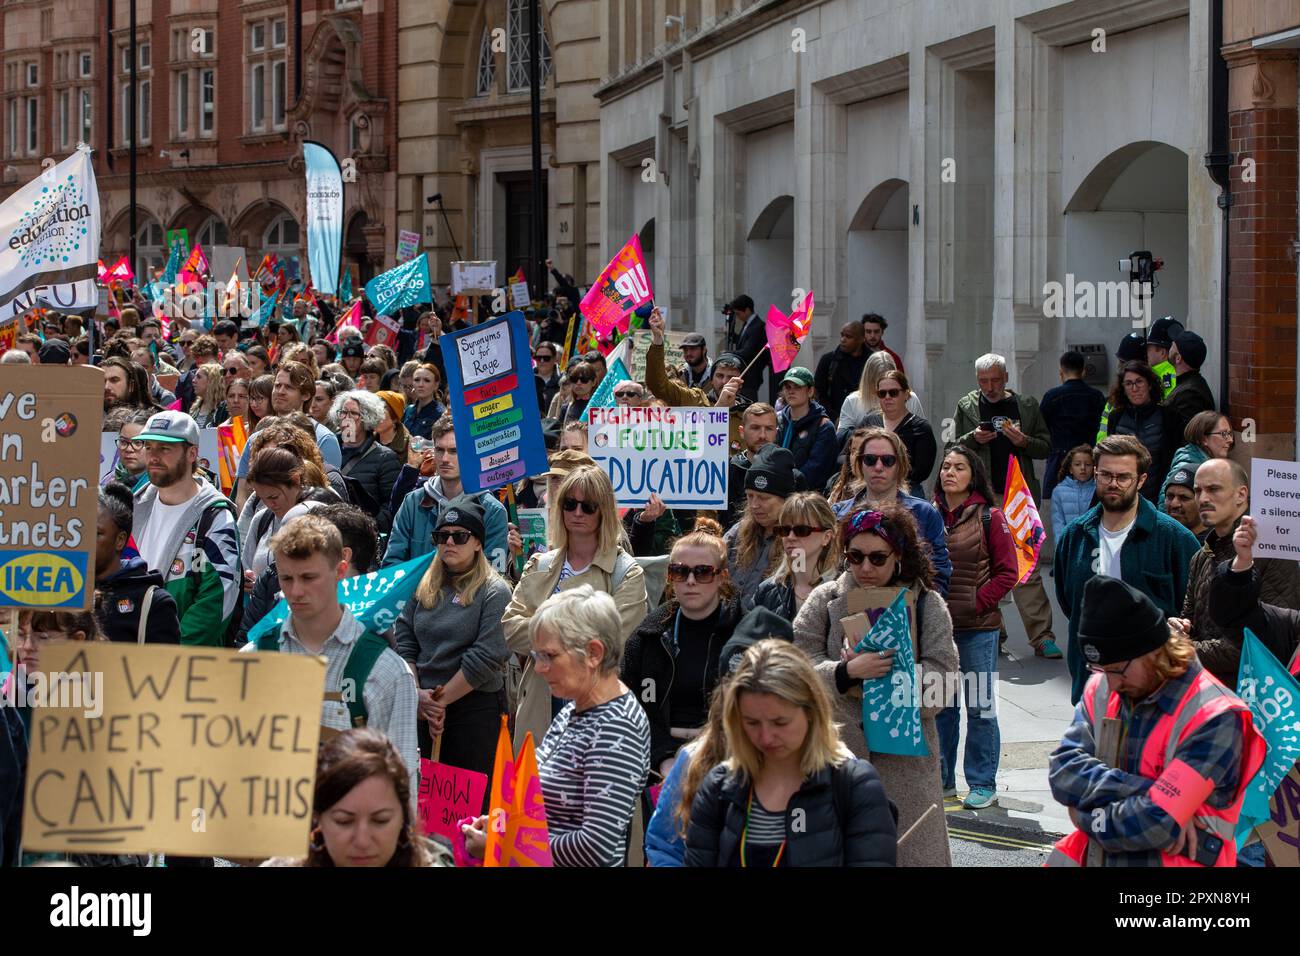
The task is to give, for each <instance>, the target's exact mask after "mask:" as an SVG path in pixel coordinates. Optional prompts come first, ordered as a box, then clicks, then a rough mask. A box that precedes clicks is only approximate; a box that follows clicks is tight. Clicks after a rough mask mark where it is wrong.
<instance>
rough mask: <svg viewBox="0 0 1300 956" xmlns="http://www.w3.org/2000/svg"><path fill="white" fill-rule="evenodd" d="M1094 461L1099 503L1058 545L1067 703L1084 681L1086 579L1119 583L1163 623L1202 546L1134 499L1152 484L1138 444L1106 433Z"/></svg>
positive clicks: (1173, 613) (1146, 456)
mask: <svg viewBox="0 0 1300 956" xmlns="http://www.w3.org/2000/svg"><path fill="white" fill-rule="evenodd" d="M1093 456H1094V461H1095V463H1096V466H1097V496H1098V497H1099V498H1100V499H1101V504H1098V505H1096V506H1094V507H1093V508H1092V510H1091V511H1088V512H1086V513H1084V514H1083V515H1081V516H1080V517H1078V518H1076V519H1075V520H1074V521H1071V522H1070V524H1069V525H1067V526H1066V529H1065V531H1064V532H1063V533H1062V534H1061V537H1060V539H1059V540H1058V541H1057V542H1056V566H1055V571H1056V573H1055V577H1054V580H1055V582H1056V599H1057V601H1058V602H1059V603H1060V605H1061V609H1062V610H1063V611H1065V614H1066V617H1068V618H1069V619H1070V634H1069V642H1068V644H1067V645H1066V650H1067V652H1068V653H1067V659H1066V664H1067V666H1068V667H1069V668H1070V679H1071V687H1070V703H1072V704H1077V703H1078V702H1079V698H1080V697H1082V696H1083V687H1084V684H1086V683H1087V681H1088V662H1087V661H1086V660H1084V658H1083V655H1082V654H1081V653H1080V650H1079V639H1078V638H1079V617H1080V615H1081V613H1082V611H1083V586H1084V584H1086V583H1087V581H1088V579H1089V578H1091V577H1094V576H1095V575H1098V574H1105V575H1109V576H1110V577H1112V578H1119V579H1120V580H1122V581H1124V582H1125V583H1126V584H1130V585H1132V586H1133V587H1135V588H1137V589H1138V590H1139V591H1141V592H1142V593H1143V594H1145V595H1146V596H1147V597H1149V598H1151V600H1152V601H1154V602H1155V603H1156V606H1157V607H1159V608H1160V610H1161V611H1163V612H1164V613H1165V616H1166V617H1177V615H1178V614H1179V613H1180V612H1181V610H1182V607H1183V600H1184V598H1185V596H1186V592H1187V579H1188V574H1189V572H1190V571H1191V566H1192V557H1193V556H1194V555H1195V554H1196V552H1197V551H1198V550H1199V548H1200V542H1199V541H1197V540H1196V535H1194V534H1192V533H1191V532H1190V531H1188V530H1187V529H1186V528H1185V527H1183V526H1182V525H1181V524H1179V523H1178V522H1177V521H1175V520H1174V519H1173V518H1171V517H1169V515H1166V514H1161V513H1160V512H1159V511H1156V509H1155V506H1154V505H1153V504H1151V503H1150V502H1149V501H1147V500H1146V499H1145V498H1144V497H1142V495H1141V494H1139V489H1140V488H1141V487H1142V484H1143V482H1146V481H1154V480H1155V476H1154V475H1148V474H1147V472H1148V471H1149V470H1150V468H1151V453H1150V452H1148V451H1147V450H1146V448H1145V447H1144V446H1143V445H1142V443H1141V442H1139V441H1138V440H1137V439H1136V438H1134V437H1133V436H1132V435H1111V436H1110V437H1108V438H1106V439H1104V440H1102V441H1101V442H1099V443H1098V444H1097V448H1096V450H1095V451H1094V453H1093Z"/></svg>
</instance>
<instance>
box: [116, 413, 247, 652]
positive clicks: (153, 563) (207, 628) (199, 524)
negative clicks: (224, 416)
mask: <svg viewBox="0 0 1300 956" xmlns="http://www.w3.org/2000/svg"><path fill="white" fill-rule="evenodd" d="M137 440H138V441H139V442H140V443H141V444H142V445H143V452H144V461H145V470H146V471H147V472H148V474H149V482H150V487H147V488H145V489H144V490H143V491H141V492H140V494H139V495H137V496H136V499H135V513H134V520H133V522H132V524H133V526H134V529H135V542H136V547H137V548H138V549H139V551H140V557H141V558H142V559H144V563H145V565H146V566H147V567H148V568H149V569H150V570H153V571H157V572H158V573H159V574H161V575H162V577H163V581H164V582H165V586H166V588H167V592H168V593H169V594H171V596H172V598H174V599H175V601H176V612H177V614H178V616H179V617H180V624H181V643H182V644H208V645H212V646H216V647H224V646H225V645H226V633H227V630H228V629H230V628H231V627H232V625H237V623H238V622H237V620H236V617H237V613H236V612H237V611H238V610H239V608H240V606H241V598H242V590H241V586H240V585H241V582H242V580H243V576H242V574H241V573H240V566H239V534H238V531H237V528H236V515H235V508H234V505H232V504H231V503H230V500H229V499H227V498H226V497H224V496H223V495H222V494H221V492H219V491H217V490H216V489H215V488H213V487H212V486H211V485H210V484H208V483H207V482H201V481H199V480H197V479H196V478H195V477H194V464H195V461H196V459H197V458H198V454H199V427H198V425H196V424H195V423H194V419H193V418H191V417H190V416H189V415H186V414H185V413H184V412H159V413H158V414H156V415H153V416H152V417H150V419H149V421H148V422H146V423H145V426H144V431H142V432H141V433H140V434H139V436H138V438H137Z"/></svg>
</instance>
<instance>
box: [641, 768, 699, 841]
mask: <svg viewBox="0 0 1300 956" xmlns="http://www.w3.org/2000/svg"><path fill="white" fill-rule="evenodd" d="M694 749H695V745H694V744H693V743H690V744H687V745H686V746H685V747H683V748H682V749H681V750H679V751H677V759H676V760H674V761H673V766H672V769H671V770H669V771H668V776H667V777H666V778H665V779H664V785H663V787H662V788H660V790H659V801H658V802H657V803H656V804H655V812H654V813H653V814H652V815H651V817H650V822H649V823H648V824H646V828H645V856H646V860H647V861H648V862H649V864H650V865H651V866H682V865H684V864H683V861H684V860H685V859H686V841H685V840H684V839H683V838H682V834H681V831H680V830H679V829H678V828H677V797H678V794H679V793H680V791H681V789H682V778H683V777H685V776H686V768H687V767H689V766H690V765H691V752H692V751H693V750H694Z"/></svg>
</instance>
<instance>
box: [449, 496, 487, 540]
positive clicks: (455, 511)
mask: <svg viewBox="0 0 1300 956" xmlns="http://www.w3.org/2000/svg"><path fill="white" fill-rule="evenodd" d="M448 525H457V526H459V527H461V528H464V529H465V530H466V531H468V532H469V533H470V534H472V535H473V536H474V537H476V538H478V539H479V541H483V540H484V539H485V534H486V533H485V531H484V530H483V506H482V505H481V504H479V503H478V502H477V501H475V500H474V498H473V496H471V495H457V496H456V497H455V498H451V499H449V500H447V501H445V502H443V505H442V508H440V509H439V511H438V530H441V529H443V528H445V527H447V526H448Z"/></svg>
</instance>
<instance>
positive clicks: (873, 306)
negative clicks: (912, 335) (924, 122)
mask: <svg viewBox="0 0 1300 956" xmlns="http://www.w3.org/2000/svg"><path fill="white" fill-rule="evenodd" d="M909 195H910V191H909V188H908V184H907V181H906V180H903V179H897V178H891V179H886V180H884V181H883V182H881V183H879V184H877V185H876V186H875V187H874V188H873V189H872V190H871V191H870V192H868V193H867V195H866V197H865V198H864V199H863V200H862V203H861V204H860V205H859V206H858V209H857V212H856V213H854V216H853V219H852V220H851V221H850V223H849V228H848V235H847V237H846V240H847V241H846V243H845V252H846V255H847V264H848V269H847V272H848V276H847V278H848V292H849V301H848V318H850V319H857V318H861V317H862V316H863V315H864V314H866V313H868V312H875V313H877V314H879V315H882V316H884V317H885V320H886V321H887V322H889V340H890V341H891V342H892V343H894V348H901V347H902V343H904V342H906V341H907V270H908V248H907V246H908V243H907V237H908V213H909V211H910V207H909V202H908V198H909ZM833 331H834V330H832V332H833Z"/></svg>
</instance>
